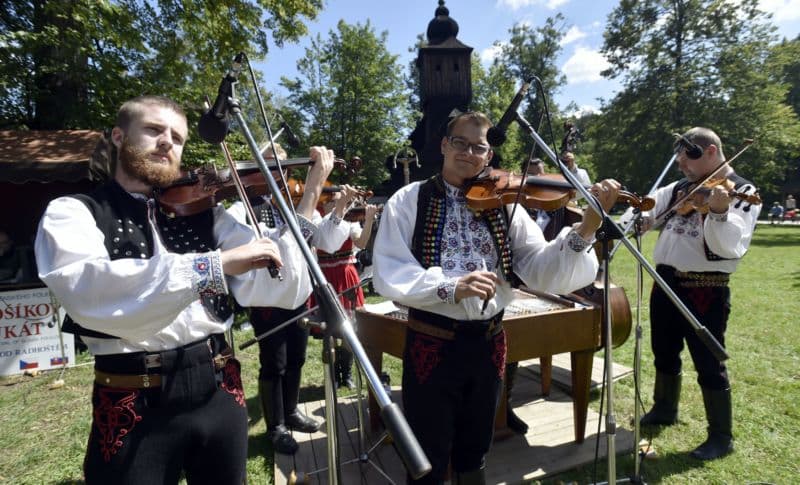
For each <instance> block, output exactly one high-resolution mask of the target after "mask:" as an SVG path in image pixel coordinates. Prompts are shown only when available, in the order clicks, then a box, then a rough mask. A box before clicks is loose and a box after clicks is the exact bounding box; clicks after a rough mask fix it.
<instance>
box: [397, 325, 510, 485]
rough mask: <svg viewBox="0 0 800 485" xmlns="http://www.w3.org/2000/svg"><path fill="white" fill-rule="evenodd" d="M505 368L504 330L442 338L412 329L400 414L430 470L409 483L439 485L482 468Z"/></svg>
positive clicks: (405, 361) (404, 365)
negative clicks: (449, 469)
mask: <svg viewBox="0 0 800 485" xmlns="http://www.w3.org/2000/svg"><path fill="white" fill-rule="evenodd" d="M505 364H506V335H505V331H501V332H499V333H498V334H497V335H494V336H492V337H489V338H488V339H487V337H486V336H485V335H462V334H458V333H457V334H456V337H455V339H454V340H445V339H441V338H437V337H433V336H430V335H427V334H423V333H418V332H415V331H413V330H411V329H409V330H408V331H407V334H406V347H405V352H404V356H403V410H404V412H405V415H406V418H407V420H408V424H409V425H410V426H411V429H412V431H413V432H414V434H415V435H416V437H417V439H418V440H419V443H420V445H421V446H422V449H423V451H425V454H426V455H427V457H428V460H430V462H431V465H432V467H433V469H432V471H431V472H430V473H429V474H427V475H425V476H424V477H422V478H421V479H420V480H416V481H415V480H412V479H410V478H409V483H419V484H441V483H443V482H444V477H445V475H446V474H447V467H448V463H450V461H451V459H452V464H453V470H454V471H455V472H456V473H459V472H462V473H463V472H468V471H472V470H477V469H479V468H481V467H482V466H483V465H484V457H485V455H486V453H487V452H488V451H489V447H490V446H491V443H492V435H493V433H494V416H495V411H496V409H497V403H498V401H499V399H500V390H501V389H500V384H501V382H502V380H503V373H504V372H505Z"/></svg>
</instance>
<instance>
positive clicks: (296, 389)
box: [228, 143, 347, 455]
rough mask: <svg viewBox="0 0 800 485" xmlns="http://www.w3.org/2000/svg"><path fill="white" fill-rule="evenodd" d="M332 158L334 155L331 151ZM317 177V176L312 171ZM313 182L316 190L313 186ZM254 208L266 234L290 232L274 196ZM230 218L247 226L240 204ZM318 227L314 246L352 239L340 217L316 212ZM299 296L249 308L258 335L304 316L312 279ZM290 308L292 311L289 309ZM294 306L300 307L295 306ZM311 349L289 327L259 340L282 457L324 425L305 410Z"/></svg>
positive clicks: (267, 403)
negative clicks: (300, 437)
mask: <svg viewBox="0 0 800 485" xmlns="http://www.w3.org/2000/svg"><path fill="white" fill-rule="evenodd" d="M275 149H276V151H277V153H278V156H279V157H280V159H281V160H286V152H285V151H284V150H283V147H281V146H280V145H279V144H277V143H276V144H275ZM331 153H332V152H331ZM263 156H264V158H265V159H274V158H275V155H274V153H273V152H272V149H271V148H267V150H266V151H265V153H263ZM309 175H311V172H309ZM326 179H327V174H326V177H325V178H316V179H307V180H306V185H305V189H306V190H304V192H303V196H302V198H301V199H300V202H299V203H298V205H297V210H299V211H301V212H304V211H306V208H308V207H310V208H315V207H316V206H317V203H318V200H319V194H320V193H321V191H322V185H323V184H324V182H325V181H326ZM309 183H310V184H311V185H309ZM259 199H260V200H258V201H256V202H254V203H253V210H254V211H255V214H256V217H257V218H258V223H259V225H260V227H261V229H262V231H263V232H264V233H265V234H270V233H272V234H273V235H276V234H279V233H280V232H281V231H282V230H285V229H286V223H285V222H284V221H283V219H282V218H281V215H280V212H279V211H278V209H277V207H276V205H275V203H274V201H273V199H272V197H271V196H270V195H265V196H263V197H260V198H259ZM228 213H229V214H231V215H232V216H233V217H234V218H236V220H237V221H239V222H241V223H245V218H246V210H245V208H244V204H243V203H242V202H241V201H238V202H236V203H234V204H232V205H231V206H230V208H229V209H228ZM311 214H312V219H311V220H312V222H313V223H314V224H315V225H317V227H318V230H317V231H316V232H315V233H314V236H313V237H312V239H311V244H312V245H314V246H321V247H324V248H327V249H329V250H333V249H334V248H335V247H338V246H333V245H335V244H337V243H338V244H340V245H341V242H342V241H344V239H345V238H346V237H347V226H346V225H343V224H342V219H341V217H339V218H338V219H337V218H336V217H326V218H322V217H320V215H319V213H318V212H317V211H316V210H315V209H314V210H312V212H311ZM299 283H300V285H299V287H298V293H299V294H301V295H305V298H303V299H302V301H300V302H299V304H298V301H293V302H289V301H287V302H277V303H276V304H275V305H273V306H269V307H252V308H250V309H249V313H250V323H251V324H252V325H253V329H254V331H255V334H256V335H261V334H264V333H267V332H268V331H270V330H272V329H274V328H275V327H277V326H278V325H280V324H282V323H283V322H285V321H287V320H290V319H291V318H292V317H294V316H296V315H298V314H300V313H302V312H304V311H305V310H306V308H307V300H308V297H309V295H311V292H312V287H311V279H310V276H309V274H308V272H306V273H305V274H304V275H303V276H302V277H301V278H300V281H299ZM287 305H288V306H287ZM292 305H294V306H292ZM307 347H308V328H307V327H304V326H300V325H295V324H292V325H288V326H285V327H284V328H282V329H281V330H278V331H277V332H275V333H273V334H272V335H270V336H268V337H266V338H263V339H261V340H259V341H258V361H259V364H260V367H259V370H258V396H259V400H260V402H261V411H262V413H263V415H264V420H265V421H266V426H267V435H266V437H267V439H268V440H269V441H270V442H271V443H272V448H273V450H275V451H276V452H278V453H282V454H288V455H293V454H294V453H296V452H297V448H298V445H297V441H296V440H295V439H294V437H293V436H292V433H291V431H292V430H293V431H299V432H303V433H313V432H315V431H317V430H319V428H320V423H319V422H317V421H316V420H314V419H313V418H310V417H309V416H306V415H305V414H303V413H302V412H301V411H300V408H299V407H298V402H299V400H300V381H301V379H302V369H303V365H304V364H305V361H306V348H307Z"/></svg>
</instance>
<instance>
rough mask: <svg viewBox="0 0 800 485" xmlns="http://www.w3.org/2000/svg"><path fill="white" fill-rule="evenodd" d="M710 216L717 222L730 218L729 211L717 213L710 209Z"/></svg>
mask: <svg viewBox="0 0 800 485" xmlns="http://www.w3.org/2000/svg"><path fill="white" fill-rule="evenodd" d="M708 218H709V219H711V220H712V221H716V222H725V221H727V220H728V211H725V212H721V213H719V214H717V213H716V212H714V211H712V210H710V211H708Z"/></svg>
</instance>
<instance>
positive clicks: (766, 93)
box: [591, 0, 800, 192]
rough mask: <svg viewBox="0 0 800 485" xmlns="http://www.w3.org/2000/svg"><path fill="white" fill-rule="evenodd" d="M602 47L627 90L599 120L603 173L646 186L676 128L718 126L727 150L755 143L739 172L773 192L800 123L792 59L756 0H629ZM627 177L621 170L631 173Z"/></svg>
mask: <svg viewBox="0 0 800 485" xmlns="http://www.w3.org/2000/svg"><path fill="white" fill-rule="evenodd" d="M604 37H605V43H604V45H603V48H602V51H603V53H604V54H605V55H606V57H607V59H608V61H609V62H610V64H611V67H610V68H609V69H608V70H607V71H605V72H604V73H603V74H604V75H605V76H608V77H621V78H622V79H623V82H624V89H623V90H622V91H621V92H620V93H618V94H617V95H616V97H615V98H614V99H612V100H611V101H610V102H609V103H607V104H606V105H604V106H603V111H604V112H603V114H602V116H600V117H599V118H600V119H599V120H596V122H594V123H593V125H592V133H591V134H592V137H593V138H595V139H597V140H602V143H597V144H596V145H595V152H594V153H593V157H594V159H595V162H596V164H597V165H598V167H599V168H600V171H601V173H602V174H603V175H605V176H608V175H611V174H613V175H615V176H617V177H620V178H624V179H625V181H626V182H627V183H628V184H629V185H630V186H631V187H632V188H635V189H637V190H644V188H645V187H647V186H648V184H649V183H650V182H651V181H652V180H654V179H655V177H656V175H657V174H658V173H660V171H661V167H662V166H663V165H662V164H663V163H665V162H666V161H667V160H668V159H669V158H670V156H671V146H672V137H671V136H670V134H671V133H674V132H682V131H685V130H686V129H687V128H689V127H691V126H708V127H710V128H712V129H714V130H715V131H717V132H718V133H719V135H720V137H721V138H722V140H723V144H724V145H725V151H726V155H727V156H731V155H733V153H734V152H735V151H736V150H737V149H738V148H739V147H741V146H742V145H743V143H744V140H745V139H746V138H754V139H755V140H756V143H755V144H754V145H753V148H751V149H750V150H749V152H748V153H747V155H746V156H743V158H742V159H741V161H738V162H736V163H735V169H736V170H737V172H739V173H741V174H742V175H744V176H745V177H747V178H750V179H751V180H753V181H754V182H755V183H756V184H757V185H758V186H759V187H760V188H761V189H762V192H763V191H766V192H770V191H772V190H775V186H776V183H777V181H778V180H780V179H781V178H782V176H783V172H784V168H785V166H786V163H787V156H788V155H789V154H790V153H791V152H793V151H796V149H797V141H796V140H797V139H798V134H800V125H798V120H797V117H796V115H795V114H794V113H793V112H792V110H791V108H790V107H789V106H788V105H787V104H786V99H787V93H788V85H787V84H785V82H784V79H785V75H784V66H785V65H786V60H787V59H786V58H785V57H779V56H778V57H776V56H775V55H773V54H774V47H773V44H774V41H775V40H776V39H775V37H774V27H773V26H772V25H771V23H770V22H769V17H768V16H767V15H766V14H764V13H763V12H761V11H759V10H758V2H757V1H756V0H740V1H737V2H725V1H719V0H644V1H636V2H634V1H629V0H624V1H622V2H621V3H620V5H619V6H618V7H617V8H616V9H615V10H614V11H613V12H612V13H611V15H609V23H608V25H607V27H606V31H605V34H604ZM620 174H624V177H623V176H622V175H620Z"/></svg>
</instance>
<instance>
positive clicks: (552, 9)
mask: <svg viewBox="0 0 800 485" xmlns="http://www.w3.org/2000/svg"><path fill="white" fill-rule="evenodd" d="M618 3H619V2H618V1H612V0H460V1H456V0H449V1H447V0H446V1H445V6H446V7H447V8H448V9H449V10H450V17H451V18H453V19H454V20H455V21H456V22H457V23H458V25H459V32H458V39H459V40H460V41H461V42H462V43H464V44H466V45H468V46H470V47H472V48H473V49H474V52H477V53H478V54H479V55H480V56H481V59H482V61H483V62H484V65H486V66H488V65H489V64H490V63H491V60H492V58H493V55H494V53H495V52H496V47H494V44H495V43H496V42H503V41H507V40H508V39H509V33H508V30H509V29H510V28H511V27H512V26H513V25H515V24H517V23H521V22H524V23H527V24H529V25H530V26H531V27H533V28H537V27H540V26H542V25H543V24H544V20H545V19H546V18H547V17H551V16H555V15H556V14H557V13H559V12H560V13H561V14H562V15H563V16H564V17H565V19H566V23H565V28H566V34H565V35H564V38H563V39H562V51H561V55H560V56H559V58H558V61H557V62H558V67H559V69H560V70H561V72H562V73H563V74H565V75H566V78H567V84H566V85H565V86H563V87H562V89H561V91H560V92H559V93H557V94H556V96H555V101H556V103H558V105H559V106H560V107H562V108H563V107H566V106H567V105H568V104H569V103H570V102H575V104H576V105H577V106H579V108H580V109H581V110H597V108H598V107H599V106H600V102H599V101H598V98H603V99H606V100H608V99H611V97H612V96H613V95H614V93H615V92H616V91H617V90H619V88H620V84H619V82H618V81H616V80H608V79H605V78H603V77H602V76H600V72H601V71H602V70H603V69H605V68H606V67H607V64H606V62H605V60H604V58H603V57H602V55H601V54H600V52H599V50H600V47H601V46H602V43H603V30H604V28H605V24H606V19H607V17H608V15H609V13H610V12H611V11H612V10H613V9H614V7H615V6H616V5H618ZM437 6H438V0H400V1H389V0H326V2H325V7H324V10H323V11H322V12H320V14H319V16H318V17H317V19H316V20H315V21H313V22H306V25H307V26H308V28H309V31H310V32H309V35H308V36H306V37H304V38H302V39H300V41H299V42H298V43H285V44H284V46H283V47H282V48H278V47H277V46H275V45H274V44H270V46H269V47H270V51H269V54H268V55H267V58H266V60H265V61H264V62H263V63H259V64H258V65H256V66H255V67H257V68H258V69H259V70H261V71H262V72H263V73H264V76H265V86H264V88H266V89H267V90H268V91H270V92H272V93H274V94H276V95H278V96H286V95H287V91H286V90H285V89H284V88H283V87H281V86H280V78H281V76H286V77H289V78H292V79H293V78H296V77H297V76H298V73H297V70H296V64H297V61H298V60H299V59H301V58H302V57H303V56H304V55H305V49H306V48H307V47H308V46H309V45H310V43H311V42H310V40H311V38H312V37H316V35H317V34H320V35H321V36H322V39H323V41H324V40H325V39H327V38H328V33H329V32H330V31H331V30H336V24H337V23H338V22H339V20H340V19H344V20H345V21H346V22H347V23H348V24H356V23H359V24H362V25H363V24H365V23H366V22H367V21H369V22H370V24H371V25H372V26H373V28H374V30H375V32H376V33H377V34H380V33H381V32H383V31H387V32H388V39H387V49H388V51H389V52H390V53H392V54H396V55H399V56H400V57H399V59H398V61H399V63H400V65H401V66H402V68H403V73H404V74H405V73H407V66H408V64H409V62H411V61H412V60H413V59H415V58H416V56H417V54H416V51H415V52H413V53H409V52H408V48H409V47H411V46H413V45H414V44H415V42H416V38H417V35H418V34H421V33H422V34H424V33H425V31H426V30H427V28H428V22H430V21H431V19H433V17H434V12H435V10H436V8H437ZM761 8H762V10H764V11H767V12H770V13H772V14H773V22H774V23H775V24H776V26H777V27H778V34H779V35H781V36H784V37H788V38H794V37H796V36H797V35H798V34H799V33H800V0H762V1H761ZM510 101H511V100H509V102H510Z"/></svg>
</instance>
